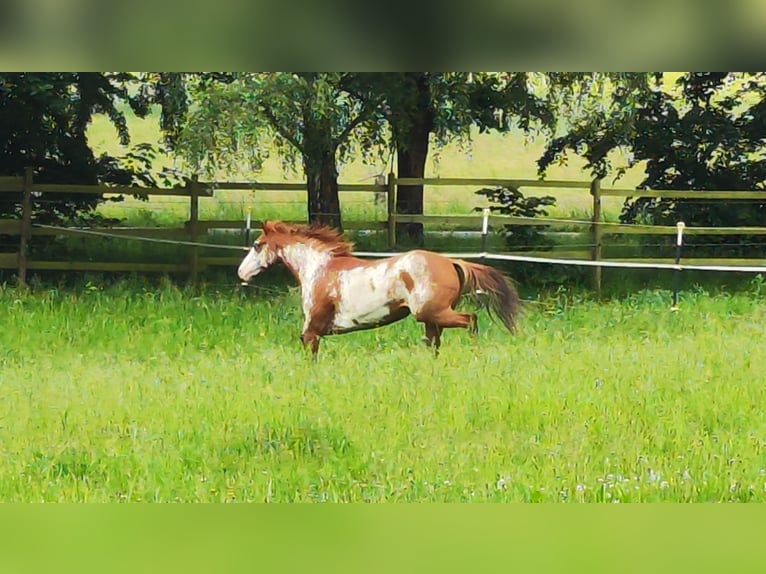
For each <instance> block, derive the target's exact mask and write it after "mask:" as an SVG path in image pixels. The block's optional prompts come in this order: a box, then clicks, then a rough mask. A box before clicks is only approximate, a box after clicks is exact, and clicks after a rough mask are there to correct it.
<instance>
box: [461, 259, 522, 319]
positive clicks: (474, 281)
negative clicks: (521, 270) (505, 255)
mask: <svg viewBox="0 0 766 574" xmlns="http://www.w3.org/2000/svg"><path fill="white" fill-rule="evenodd" d="M453 263H454V264H455V267H456V268H457V270H458V274H459V275H461V283H462V291H463V293H470V294H472V295H475V296H476V295H478V296H479V297H481V298H486V299H485V300H486V302H487V310H488V311H489V313H490V315H493V314H494V315H495V316H497V317H498V318H499V319H500V320H501V321H502V322H503V325H505V327H506V328H507V329H508V330H509V331H510V332H511V333H513V332H514V331H515V330H516V319H517V318H518V316H519V313H520V312H521V300H520V299H519V294H518V292H517V291H516V287H515V286H514V284H513V283H512V282H511V280H510V279H508V278H507V277H506V276H505V275H503V274H502V273H500V271H498V270H497V269H495V268H494V267H490V266H489V265H482V264H480V263H471V262H469V261H463V260H462V259H454V260H453Z"/></svg>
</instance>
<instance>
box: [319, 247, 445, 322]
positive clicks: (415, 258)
mask: <svg viewBox="0 0 766 574" xmlns="http://www.w3.org/2000/svg"><path fill="white" fill-rule="evenodd" d="M402 272H405V273H407V274H409V275H410V276H411V277H412V279H414V281H415V285H416V286H415V287H414V288H413V289H412V290H411V291H410V290H409V289H408V288H407V285H406V282H405V281H404V279H403V278H402ZM421 282H422V283H421ZM338 286H339V290H340V293H338V295H339V296H336V297H335V299H336V301H337V307H336V310H335V316H334V318H333V323H332V329H333V330H335V331H345V330H353V329H359V328H364V327H369V326H375V325H379V324H381V323H382V322H385V321H386V319H387V318H388V317H389V316H390V315H391V312H392V307H391V306H392V305H394V306H396V305H397V304H403V305H404V306H406V307H408V308H409V310H410V311H411V312H413V313H417V312H418V311H419V310H420V307H421V306H422V305H423V304H424V303H425V301H427V300H428V298H429V297H430V294H431V293H432V289H431V285H430V281H429V277H428V270H427V267H426V262H425V260H424V259H423V257H422V256H419V255H417V254H408V255H405V256H404V257H402V258H400V259H397V260H395V261H393V262H390V263H389V262H380V263H378V264H374V265H370V266H367V267H359V268H356V269H347V270H344V271H340V272H339V273H338Z"/></svg>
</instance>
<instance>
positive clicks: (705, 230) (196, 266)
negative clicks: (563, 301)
mask: <svg viewBox="0 0 766 574" xmlns="http://www.w3.org/2000/svg"><path fill="white" fill-rule="evenodd" d="M418 184H423V185H426V186H465V187H469V188H471V187H472V188H474V191H475V188H476V187H477V186H481V187H515V188H544V189H546V190H548V191H550V190H551V189H562V188H568V189H573V188H574V189H582V190H583V193H589V194H590V196H591V213H590V216H589V218H588V219H589V223H590V225H589V226H588V230H587V233H588V237H589V239H590V241H589V248H587V249H573V250H569V251H565V252H562V251H557V252H556V257H557V258H559V259H590V260H594V261H598V260H601V259H602V253H603V247H604V241H605V238H607V237H609V236H614V235H627V234H651V235H657V234H666V235H675V234H676V232H677V229H676V227H675V226H646V225H632V224H615V223H607V222H604V221H603V217H602V200H603V198H605V197H622V198H626V197H657V198H674V199H692V198H693V199H697V200H700V199H701V200H711V201H716V200H721V201H725V200H732V199H751V200H762V201H763V202H764V203H766V192H764V191H689V190H683V191H680V190H640V191H639V190H635V189H621V188H610V187H602V186H601V182H600V180H593V181H550V180H549V181H541V180H530V179H495V178H424V179H413V178H396V177H395V176H394V175H393V174H389V176H388V178H387V180H386V181H385V182H383V183H377V184H340V185H339V191H340V192H341V193H343V192H370V193H378V194H385V196H386V199H387V201H386V218H385V220H375V221H353V222H344V227H345V228H346V229H348V230H359V229H365V230H380V231H386V234H387V241H388V246H389V248H394V246H395V245H396V224H397V223H408V222H419V223H423V224H424V225H425V226H427V227H428V226H438V227H440V228H443V229H455V228H457V227H458V226H462V227H469V228H473V229H477V230H478V229H480V228H481V221H482V215H481V214H479V213H473V214H466V215H410V214H398V213H396V193H397V188H398V186H400V185H418ZM217 190H221V191H224V190H227V191H236V190H241V191H248V192H252V191H262V192H270V191H302V192H305V191H306V185H305V184H303V183H260V182H201V181H198V180H197V178H196V177H192V178H191V179H189V180H188V182H187V184H186V185H185V186H184V187H176V188H138V187H125V186H123V187H107V186H85V185H56V184H45V183H36V182H35V181H34V178H33V172H32V170H31V169H30V170H27V171H26V173H25V175H24V176H23V177H0V197H1V196H2V194H3V193H8V192H13V193H22V194H23V195H22V209H21V217H20V218H19V219H5V220H2V219H0V235H11V236H18V238H19V243H18V245H19V247H18V251H17V252H13V253H0V269H16V270H17V274H18V280H19V282H20V283H21V284H24V283H25V282H26V278H27V272H28V271H29V270H43V269H45V270H67V271H118V272H119V271H126V272H130V271H136V272H152V271H153V272H164V273H188V274H189V275H190V277H191V278H195V277H196V276H197V274H198V273H199V272H200V271H203V270H204V269H205V268H207V267H210V266H216V265H225V266H234V265H237V264H238V263H239V261H240V259H241V255H238V256H231V255H229V256H201V255H200V247H199V246H197V245H190V246H188V253H189V255H188V259H187V260H186V261H185V262H182V263H172V264H169V263H132V262H97V261H96V262H94V261H46V260H33V259H29V257H28V255H27V253H28V248H29V244H30V242H31V241H32V240H33V238H34V237H35V236H40V235H68V234H70V235H77V234H79V230H77V229H75V228H72V229H46V228H39V227H34V226H33V221H32V202H33V198H34V197H35V194H37V193H46V194H56V193H67V194H71V193H82V194H104V195H107V196H108V195H136V194H140V195H146V196H149V197H152V196H181V197H188V198H189V219H188V220H187V221H186V223H185V224H184V226H183V227H180V228H157V227H131V228H124V227H123V228H121V227H108V228H94V229H92V230H91V231H95V232H104V233H109V234H114V235H120V236H127V237H143V238H166V239H167V238H175V239H185V240H187V241H189V242H194V243H196V242H199V241H200V240H201V239H202V238H203V237H204V236H206V235H207V234H208V233H209V232H210V231H211V230H216V229H239V230H244V227H245V222H244V221H243V220H201V219H200V218H199V201H200V198H212V197H214V194H215V191H217ZM266 201H268V200H266ZM490 221H491V224H492V225H493V226H494V227H495V228H498V227H500V226H502V225H505V224H512V225H534V226H545V227H546V228H548V229H551V230H555V229H556V228H559V229H560V228H561V227H562V226H569V227H571V225H572V223H581V222H574V221H572V222H570V223H568V222H567V220H566V219H561V218H527V217H514V216H505V215H495V214H493V215H492V216H491V219H490ZM259 223H260V222H257V221H254V222H253V225H254V226H255V225H258V224H259ZM685 234H687V235H695V234H698V235H766V227H712V228H711V227H689V226H687V227H686V230H685ZM517 254H519V255H526V256H534V255H537V256H541V257H545V256H546V255H550V253H547V252H529V251H524V252H518V253H517ZM612 260H618V261H640V262H643V263H669V262H672V258H670V257H665V258H657V257H655V258H630V259H628V258H622V259H612ZM684 261H685V262H686V263H690V264H692V263H693V264H707V263H711V262H712V263H715V264H725V265H738V266H747V265H763V264H764V260H763V259H752V258H751V259H731V258H727V259H721V258H716V259H710V258H707V259H699V258H698V259H686V258H685V259H684ZM594 284H595V287H596V288H597V289H599V290H600V287H601V268H600V267H594Z"/></svg>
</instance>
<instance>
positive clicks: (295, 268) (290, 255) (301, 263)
mask: <svg viewBox="0 0 766 574" xmlns="http://www.w3.org/2000/svg"><path fill="white" fill-rule="evenodd" d="M280 255H281V257H282V261H284V263H285V265H287V266H288V267H289V268H290V270H291V271H292V272H293V273H294V274H295V276H296V278H297V279H298V281H300V283H301V287H303V288H306V287H308V286H310V285H313V283H314V280H315V279H316V277H317V275H319V273H320V272H321V270H322V269H323V268H324V266H325V265H327V263H328V261H330V258H331V256H330V254H329V253H327V252H326V251H321V250H319V249H315V248H313V247H311V246H309V245H306V244H305V243H293V244H291V245H287V246H285V247H283V248H282V249H281V252H280Z"/></svg>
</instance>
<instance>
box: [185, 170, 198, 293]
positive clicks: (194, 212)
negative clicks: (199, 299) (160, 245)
mask: <svg viewBox="0 0 766 574" xmlns="http://www.w3.org/2000/svg"><path fill="white" fill-rule="evenodd" d="M198 179H199V177H198V176H197V174H194V175H193V176H192V177H191V179H190V180H189V182H188V184H187V187H188V189H189V223H188V225H189V240H190V241H192V242H195V243H196V242H197V241H198V240H199V187H198V186H199V184H198ZM198 272H199V247H197V246H196V245H192V246H191V256H190V259H189V281H191V283H192V284H195V283H196V282H197V273H198Z"/></svg>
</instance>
